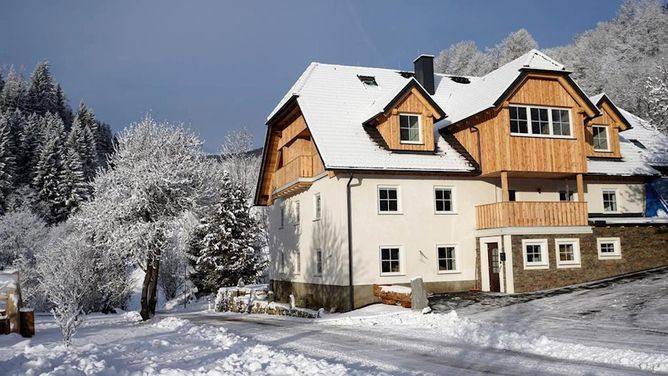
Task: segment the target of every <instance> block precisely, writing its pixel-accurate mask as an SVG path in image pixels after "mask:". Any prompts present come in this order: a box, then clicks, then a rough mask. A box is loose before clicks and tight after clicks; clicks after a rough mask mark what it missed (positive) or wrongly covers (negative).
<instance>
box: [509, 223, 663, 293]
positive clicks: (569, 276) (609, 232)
mask: <svg viewBox="0 0 668 376" xmlns="http://www.w3.org/2000/svg"><path fill="white" fill-rule="evenodd" d="M610 237H613V238H614V237H619V238H620V241H621V258H619V259H599V256H598V247H597V241H596V239H597V238H610ZM568 238H574V239H579V243H580V258H581V261H580V266H579V267H573V268H557V254H556V251H555V239H568ZM523 239H546V240H547V244H548V258H549V267H548V268H547V269H532V270H527V269H525V268H524V254H523V248H522V240H523ZM511 243H512V257H513V260H514V262H513V265H512V273H513V285H514V292H515V293H520V292H530V291H538V290H545V289H551V288H556V287H561V286H568V285H573V284H577V283H583V282H587V281H595V280H599V279H603V278H607V277H612V276H616V275H620V274H625V273H631V272H636V271H641V270H647V269H652V268H656V267H660V266H665V265H668V226H667V225H643V226H601V227H599V226H596V227H594V228H593V234H570V235H569V234H564V235H514V236H512V242H511Z"/></svg>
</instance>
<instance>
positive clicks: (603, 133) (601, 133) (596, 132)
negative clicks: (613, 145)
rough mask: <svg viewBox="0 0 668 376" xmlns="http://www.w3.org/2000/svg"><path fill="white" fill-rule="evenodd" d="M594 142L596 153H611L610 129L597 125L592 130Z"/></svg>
mask: <svg viewBox="0 0 668 376" xmlns="http://www.w3.org/2000/svg"><path fill="white" fill-rule="evenodd" d="M591 132H592V135H593V137H592V141H593V143H594V150H596V151H610V145H609V144H608V127H606V126H602V125H595V126H593V127H592V128H591Z"/></svg>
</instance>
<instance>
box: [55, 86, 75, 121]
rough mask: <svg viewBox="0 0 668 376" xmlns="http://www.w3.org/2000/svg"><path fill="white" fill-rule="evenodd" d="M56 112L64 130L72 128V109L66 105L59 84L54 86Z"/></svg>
mask: <svg viewBox="0 0 668 376" xmlns="http://www.w3.org/2000/svg"><path fill="white" fill-rule="evenodd" d="M56 111H57V112H58V115H60V118H61V119H63V123H64V124H65V130H66V131H69V130H70V127H71V126H72V120H74V114H72V108H70V105H69V104H68V103H67V97H66V96H65V93H64V92H63V89H62V88H61V87H60V84H57V85H56Z"/></svg>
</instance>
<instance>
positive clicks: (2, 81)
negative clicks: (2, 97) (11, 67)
mask: <svg viewBox="0 0 668 376" xmlns="http://www.w3.org/2000/svg"><path fill="white" fill-rule="evenodd" d="M3 87H5V78H4V77H3V76H2V68H1V67H0V93H2V88H3Z"/></svg>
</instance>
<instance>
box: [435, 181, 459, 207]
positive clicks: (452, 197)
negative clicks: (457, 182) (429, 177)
mask: <svg viewBox="0 0 668 376" xmlns="http://www.w3.org/2000/svg"><path fill="white" fill-rule="evenodd" d="M438 189H447V190H449V191H450V210H448V211H445V210H440V211H439V210H438V207H437V205H436V190H438ZM432 192H433V194H434V199H433V201H434V214H457V207H456V206H455V187H453V186H451V185H435V186H434V189H433V190H432Z"/></svg>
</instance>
